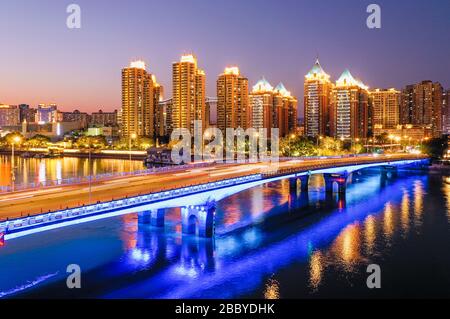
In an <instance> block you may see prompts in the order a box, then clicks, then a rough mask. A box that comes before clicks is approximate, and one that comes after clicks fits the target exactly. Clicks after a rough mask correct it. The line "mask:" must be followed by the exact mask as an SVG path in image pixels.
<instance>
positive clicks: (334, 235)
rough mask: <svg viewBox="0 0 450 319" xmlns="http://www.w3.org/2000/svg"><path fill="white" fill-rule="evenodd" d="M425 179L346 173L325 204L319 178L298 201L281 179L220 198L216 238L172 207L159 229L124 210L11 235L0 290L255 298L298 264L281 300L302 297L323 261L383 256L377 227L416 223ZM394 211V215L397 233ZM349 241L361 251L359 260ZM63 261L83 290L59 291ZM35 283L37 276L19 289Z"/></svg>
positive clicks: (321, 280)
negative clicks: (186, 228)
mask: <svg viewBox="0 0 450 319" xmlns="http://www.w3.org/2000/svg"><path fill="white" fill-rule="evenodd" d="M428 178H429V177H428V176H427V175H422V176H412V177H404V178H400V179H398V180H395V181H388V182H387V185H384V183H383V182H382V181H381V179H380V176H379V175H378V174H370V173H368V174H365V175H361V176H360V175H356V174H355V175H354V176H353V184H352V185H351V186H350V187H349V190H348V194H347V196H346V198H345V201H338V200H337V199H336V198H326V197H325V194H324V193H323V192H322V191H320V187H321V183H320V179H317V180H312V181H311V189H312V190H311V191H310V192H309V196H307V197H305V194H304V193H303V194H293V193H292V192H290V191H289V185H288V183H286V182H285V181H282V182H276V183H270V184H268V185H265V186H260V187H255V188H254V189H250V190H247V191H244V192H242V193H240V194H236V195H233V196H231V197H230V198H228V199H225V200H223V201H221V202H219V205H218V210H217V217H218V222H217V224H218V228H217V231H218V234H219V235H218V237H217V238H216V240H215V241H211V240H205V239H196V238H191V237H185V236H181V234H180V233H179V231H180V225H179V222H178V220H179V210H177V209H173V210H170V211H169V212H168V216H167V220H168V226H167V227H166V229H165V231H164V230H157V229H155V228H152V227H150V226H146V225H138V223H137V218H136V216H135V215H134V214H130V215H126V216H122V217H117V218H111V219H109V220H102V221H97V222H93V223H90V224H87V225H80V226H74V227H68V228H65V229H60V230H54V231H50V232H48V233H46V234H39V235H33V236H30V237H26V238H21V239H17V240H14V241H11V242H8V243H7V245H6V246H5V247H2V248H1V249H0V269H7V270H8V276H2V277H1V278H0V290H1V291H3V292H14V293H16V294H15V295H14V296H19V297H20V296H21V295H20V294H17V289H16V288H20V287H22V288H23V289H24V290H23V291H22V292H23V293H26V294H25V295H27V296H28V295H29V296H45V295H47V296H55V295H57V296H59V297H71V296H83V297H106V298H121V297H124V298H133V297H137V298H198V297H202V298H231V297H245V296H256V297H263V296H264V293H265V291H266V292H267V287H266V282H267V279H268V278H271V276H273V275H275V276H277V275H279V277H280V278H283V276H285V275H283V273H285V272H287V273H290V275H289V276H293V275H292V268H294V269H295V267H297V266H298V267H301V269H302V271H306V272H307V273H308V274H307V277H305V278H304V279H303V284H304V287H306V288H307V289H299V291H298V294H297V295H295V291H294V292H292V289H290V290H289V291H288V295H289V296H291V295H292V294H293V296H296V297H304V296H305V295H304V292H305V291H307V292H310V291H313V292H314V291H317V290H319V291H320V289H321V287H323V289H324V290H326V289H327V280H326V279H325V277H326V275H325V274H324V269H325V268H326V267H327V265H326V260H327V259H329V261H328V263H333V262H335V263H336V264H338V265H342V266H343V269H341V270H340V273H341V274H344V275H348V273H351V272H352V271H355V270H356V268H354V267H355V265H358V264H361V263H364V262H366V260H364V258H371V257H373V258H376V257H377V255H379V254H380V252H382V250H381V249H378V250H377V249H376V246H379V245H380V244H379V242H378V241H379V240H378V239H377V235H376V232H377V231H378V230H380V231H381V232H382V238H383V240H387V241H389V240H392V236H393V233H394V232H399V231H401V232H403V235H404V232H405V229H406V227H412V226H414V225H412V226H411V225H410V224H411V218H414V223H418V224H417V225H420V223H421V221H422V218H423V216H422V215H423V206H424V202H423V200H424V199H423V197H424V196H425V189H426V188H427V185H428ZM305 202H308V203H309V207H310V208H309V209H306V208H305V205H304V204H305ZM410 206H412V207H411V209H409V207H410ZM319 211H320V212H319ZM405 211H407V215H408V216H406V217H405V216H403V214H405ZM307 213H308V214H307ZM393 214H399V216H400V218H401V227H396V226H395V223H394V222H393V218H394V216H393ZM302 215H305V216H303V217H301V216H302ZM380 216H382V217H380ZM380 218H381V219H380ZM252 225H253V226H252ZM378 237H379V236H378ZM361 238H363V239H361ZM361 242H364V243H361ZM387 244H392V243H389V242H388V243H387ZM355 245H356V246H360V245H364V247H365V248H364V250H365V257H364V258H360V257H361V256H358V254H360V253H358V252H355V251H356V250H355V247H354V246H355ZM333 254H334V255H333ZM330 255H332V257H331V258H330ZM71 263H76V264H79V265H80V266H81V268H82V271H83V283H84V284H85V286H84V287H86V288H85V289H81V290H80V291H68V289H65V288H64V282H65V277H66V276H67V274H66V273H65V267H66V266H67V265H68V264H71ZM346 267H347V268H346ZM356 272H357V271H356ZM51 274H52V276H49V275H51ZM294 274H295V272H294ZM45 276H49V277H48V278H46V277H45ZM300 277H301V276H300ZM38 278H46V280H45V281H43V282H42V281H41V282H39V283H38V284H37V285H34V286H30V285H27V283H30V282H34V281H36V280H37V279H38ZM44 283H46V284H44ZM31 288H33V289H31ZM281 288H283V286H281ZM281 290H282V291H283V289H281ZM282 296H283V294H282Z"/></svg>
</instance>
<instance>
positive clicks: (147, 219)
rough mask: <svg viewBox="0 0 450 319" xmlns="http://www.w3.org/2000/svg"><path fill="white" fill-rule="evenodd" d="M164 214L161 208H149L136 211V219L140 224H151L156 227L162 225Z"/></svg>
mask: <svg viewBox="0 0 450 319" xmlns="http://www.w3.org/2000/svg"><path fill="white" fill-rule="evenodd" d="M164 214H165V210H164V209H163V208H159V209H150V210H146V211H143V212H139V213H138V220H139V223H141V224H151V225H152V226H156V227H164Z"/></svg>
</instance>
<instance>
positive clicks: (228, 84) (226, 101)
mask: <svg viewBox="0 0 450 319" xmlns="http://www.w3.org/2000/svg"><path fill="white" fill-rule="evenodd" d="M249 121H250V113H249V107H248V79H247V78H245V77H243V76H241V75H240V74H239V68H237V67H230V68H225V71H224V73H223V74H221V75H220V76H219V78H218V80H217V127H218V128H219V129H220V130H221V131H222V132H223V133H225V130H226V128H234V129H235V128H238V127H240V128H242V129H244V130H245V129H247V128H248V127H249Z"/></svg>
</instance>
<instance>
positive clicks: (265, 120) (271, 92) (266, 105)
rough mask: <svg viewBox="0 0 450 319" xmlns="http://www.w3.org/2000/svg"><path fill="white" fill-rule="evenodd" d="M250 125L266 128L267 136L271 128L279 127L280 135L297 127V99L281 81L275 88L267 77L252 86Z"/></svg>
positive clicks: (284, 134)
mask: <svg viewBox="0 0 450 319" xmlns="http://www.w3.org/2000/svg"><path fill="white" fill-rule="evenodd" d="M249 103H250V104H249V106H250V127H252V128H254V129H260V128H266V129H267V137H269V138H270V137H271V129H272V128H278V129H279V136H280V137H282V136H286V135H287V134H288V133H289V132H293V131H295V129H296V127H297V99H296V98H295V97H294V96H292V95H291V93H290V92H289V91H288V90H286V88H285V87H284V85H283V84H282V83H280V84H279V85H278V86H277V87H276V88H275V89H274V88H273V87H272V85H270V83H269V82H267V80H266V79H265V78H262V79H261V80H259V81H258V82H257V83H256V84H255V85H254V86H253V88H252V92H251V93H250V99H249Z"/></svg>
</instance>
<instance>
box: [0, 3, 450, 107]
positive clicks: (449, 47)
mask: <svg viewBox="0 0 450 319" xmlns="http://www.w3.org/2000/svg"><path fill="white" fill-rule="evenodd" d="M71 3H76V4H78V5H79V6H80V8H81V28H80V29H69V28H67V26H66V19H67V17H68V15H69V14H68V13H67V12H66V8H67V6H68V5H69V4H71ZM371 3H376V4H379V5H380V7H381V29H369V28H368V27H367V25H366V19H367V17H368V16H369V14H370V13H367V12H366V8H367V6H368V5H369V4H371ZM0 41H1V42H0V43H1V50H0V75H1V76H0V103H5V104H20V103H26V104H30V105H32V106H36V105H37V104H39V103H52V102H53V103H57V104H58V106H59V108H60V109H62V110H66V111H67V110H73V109H79V110H81V111H87V112H92V111H96V110H98V109H103V110H104V111H109V110H113V109H118V108H120V104H121V78H120V76H121V69H122V68H123V67H125V66H127V65H128V64H129V62H130V61H132V60H134V59H143V60H144V61H146V63H147V70H148V71H149V72H151V73H152V74H155V75H156V77H157V79H158V82H160V83H161V84H162V85H163V86H164V87H165V91H166V94H165V97H170V96H171V91H172V88H171V72H172V62H174V61H177V60H179V58H180V56H181V55H182V54H185V53H194V54H195V55H196V56H197V58H198V64H199V67H200V68H202V69H204V70H205V72H206V75H207V79H206V81H207V95H208V96H215V95H216V80H217V76H218V75H219V74H220V73H221V72H222V71H223V69H224V67H225V66H229V65H237V66H239V68H240V70H241V74H243V75H244V76H246V77H248V78H249V82H250V85H253V84H254V83H256V81H257V80H258V79H259V78H261V77H262V76H264V77H265V78H266V79H267V80H268V81H269V82H270V83H271V84H272V85H273V86H275V85H277V84H278V82H280V81H281V82H283V83H284V84H285V86H286V87H287V89H288V90H290V91H292V92H293V94H295V95H296V96H297V97H298V98H299V109H300V114H302V109H303V102H302V99H303V79H304V75H305V74H306V73H307V72H308V71H309V69H310V68H311V67H312V65H313V64H314V61H315V59H316V57H317V56H318V57H319V59H320V62H321V64H322V66H323V68H324V69H325V71H326V72H327V73H328V74H330V75H331V77H332V80H333V81H335V80H336V79H337V78H338V77H339V75H340V74H341V73H342V72H343V71H344V69H345V68H348V69H349V70H350V72H351V73H352V74H353V75H354V76H355V77H358V78H360V79H361V80H362V81H363V82H364V83H366V84H367V85H368V86H369V87H371V88H374V87H381V88H389V87H396V88H402V87H403V86H405V85H407V84H410V83H415V82H419V81H422V80H433V81H439V82H441V83H442V84H443V85H444V88H447V89H448V88H450V0H426V1H425V0H395V1H393V0H387V1H384V0H383V1H382V0H370V1H364V0H312V1H307V0H304V1H302V0H259V1H258V0H226V1H225V0H221V1H218V0H159V1H153V0H142V1H140V0H127V1H119V0H70V1H65V0H0Z"/></svg>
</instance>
